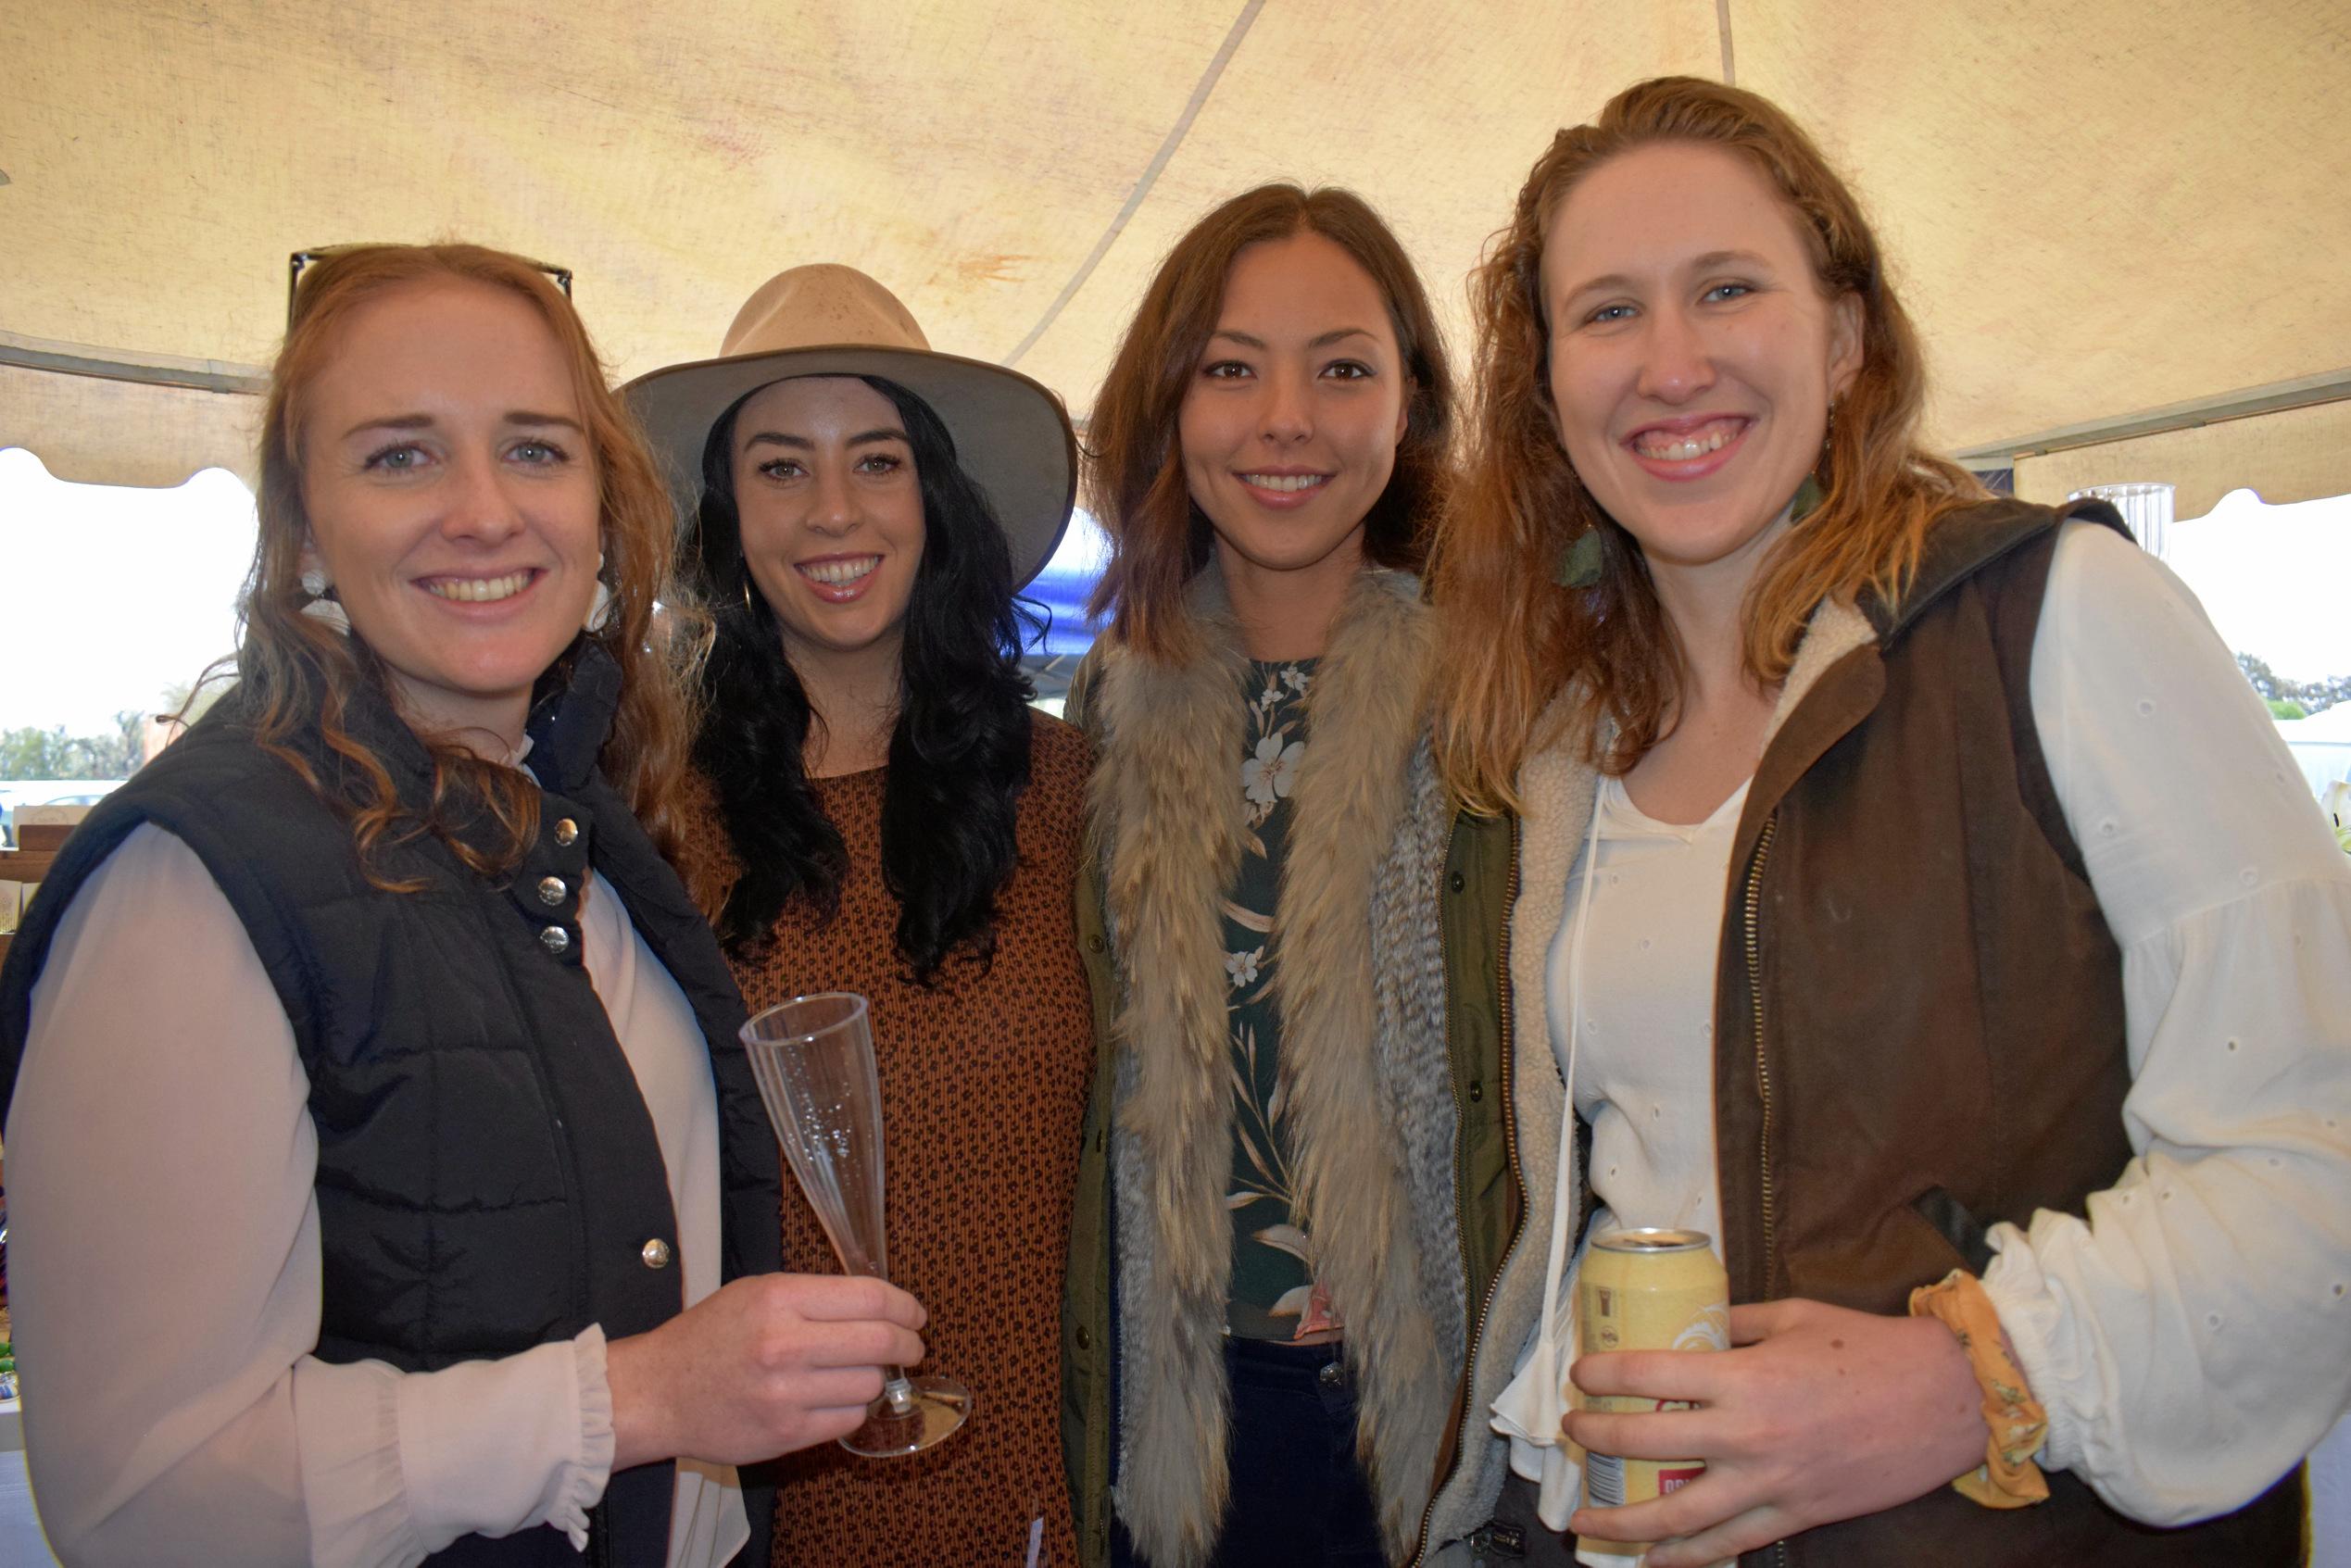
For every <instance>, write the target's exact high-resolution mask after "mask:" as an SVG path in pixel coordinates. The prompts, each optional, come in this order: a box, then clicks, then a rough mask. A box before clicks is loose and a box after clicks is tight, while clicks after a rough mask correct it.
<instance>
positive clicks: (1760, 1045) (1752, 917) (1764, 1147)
mask: <svg viewBox="0 0 2351 1568" xmlns="http://www.w3.org/2000/svg"><path fill="white" fill-rule="evenodd" d="M1778 833H1779V813H1778V812H1777V811H1775V812H1773V813H1772V814H1771V815H1770V816H1769V817H1767V818H1766V819H1765V821H1764V825H1763V835H1762V836H1761V837H1760V838H1758V839H1756V840H1755V858H1754V860H1753V861H1752V862H1751V863H1750V864H1749V866H1748V868H1747V898H1746V917H1747V998H1748V1001H1749V1003H1750V1005H1751V1006H1752V1008H1753V1010H1754V1025H1755V1087H1756V1090H1757V1092H1758V1093H1759V1094H1760V1095H1761V1097H1762V1098H1763V1135H1762V1138H1761V1139H1760V1143H1761V1156H1762V1158H1761V1160H1760V1164H1761V1167H1762V1176H1763V1233H1764V1285H1765V1288H1766V1289H1769V1288H1770V1284H1771V1259H1772V1253H1773V1251H1774V1249H1775V1248H1776V1247H1777V1246H1778V1236H1779V1215H1778V1213H1777V1211H1776V1205H1775V1204H1774V1202H1773V1199H1772V1192H1771V1060H1770V1059H1769V1058H1768V1057H1767V1056H1766V1055H1765V1054H1764V1002H1763V945H1762V938H1761V934H1760V928H1761V925H1762V914H1763V873H1764V861H1765V860H1766V859H1767V858H1768V857H1769V856H1770V854H1771V841H1772V839H1773V837H1774V836H1775V835H1776V834H1778Z"/></svg>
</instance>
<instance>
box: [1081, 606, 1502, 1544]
mask: <svg viewBox="0 0 2351 1568" xmlns="http://www.w3.org/2000/svg"><path fill="white" fill-rule="evenodd" d="M1191 608H1192V613H1193V614H1194V615H1195V616H1196V617H1197V618H1198V621H1199V624H1200V627H1201V631H1202V633H1204V641H1205V643H1206V645H1207V647H1208V650H1209V651H1207V652H1206V653H1205V654H1203V655H1202V656H1201V658H1199V659H1195V660H1193V661H1192V662H1191V663H1189V664H1188V665H1186V666H1184V667H1181V668H1167V667H1162V666H1154V665H1150V664H1148V663H1145V662H1144V661H1142V660H1138V659H1128V658H1125V657H1120V656H1116V655H1114V656H1113V658H1112V659H1109V660H1108V661H1107V662H1106V663H1105V665H1104V667H1103V670H1102V672H1101V680H1100V692H1099V696H1098V699H1097V700H1098V703H1099V708H1098V711H1099V713H1100V728H1101V731H1102V734H1103V735H1104V741H1103V746H1102V751H1101V759H1100V767H1099V768H1098V769H1097V771H1096V772H1095V775H1094V785H1093V797H1094V798H1093V806H1094V810H1095V822H1096V824H1097V828H1098V831H1099V832H1100V834H1101V838H1100V842H1101V844H1102V845H1103V847H1104V862H1105V884H1106V892H1107V896H1108V904H1109V913H1110V916H1111V921H1112V925H1113V930H1114V932H1115V934H1116V941H1117V947H1118V951H1119V972H1120V980H1121V992H1122V995H1121V999H1120V1003H1119V1010H1118V1015H1117V1021H1116V1024H1115V1031H1116V1039H1117V1045H1118V1063H1117V1088H1116V1102H1115V1112H1114V1123H1113V1126H1114V1131H1113V1138H1114V1140H1115V1146H1114V1148H1113V1172H1114V1175H1113V1181H1114V1185H1115V1187H1116V1191H1117V1215H1116V1223H1117V1226H1118V1237H1119V1241H1118V1247H1119V1282H1118V1283H1119V1311H1120V1323H1121V1328H1120V1346H1121V1361H1120V1393H1121V1404H1122V1407H1123V1409H1122V1412H1121V1413H1122V1419H1121V1421H1120V1423H1119V1428H1120V1448H1121V1451H1120V1456H1119V1484H1118V1488H1117V1500H1118V1512H1119V1515H1120V1517H1121V1518H1122V1519H1123V1520H1124V1521H1125V1524H1126V1527H1127V1530H1128V1532H1129V1534H1130V1535H1131V1537H1133V1539H1134V1540H1135V1543H1136V1545H1137V1547H1138V1549H1140V1551H1141V1552H1142V1554H1143V1556H1144V1557H1145V1558H1146V1560H1148V1561H1149V1562H1151V1563H1152V1564H1153V1565H1154V1568H1197V1565H1198V1564H1200V1563H1201V1562H1205V1561H1206V1560H1207V1557H1208V1554H1209V1552H1210V1550H1211V1549H1213V1546H1214V1544H1215V1541H1216V1537H1217V1533H1218V1529H1219V1527H1220V1525H1221V1523H1222V1521H1223V1518H1224V1512H1225V1507H1226V1496H1227V1481H1228V1478H1227V1475H1226V1424H1227V1421H1228V1417H1229V1406H1230V1392H1229V1389H1228V1387H1227V1386H1226V1376H1225V1365H1224V1342H1223V1330H1224V1325H1225V1316H1226V1299H1227V1296H1228V1293H1229V1286H1230V1274H1231V1269H1232V1233H1231V1227H1232V1220H1231V1218H1230V1211H1229V1210H1228V1208H1227V1206H1226V1186H1227V1185H1228V1180H1229V1177H1230V1174H1231V1169H1232V1163H1231V1162H1232V1139H1233V1131H1232V1123H1233V1069H1232V1065H1231V1047H1230V1045H1229V1043H1228V1039H1227V1029H1228V1023H1227V1020H1226V998H1227V995H1228V989H1229V987H1228V984H1227V980H1226V971H1225V964H1224V930H1223V925H1222V921H1221V914H1220V910H1221V908H1222V905H1223V901H1224V899H1225V897H1226V894H1227V893H1228V892H1229V890H1230V889H1231V886H1232V884H1233V879H1234V877H1235V875H1236V874H1237V872H1238V867H1239V863H1240V853H1241V843H1242V836H1243V819H1242V800H1241V792H1240V789H1239V785H1238V777H1237V772H1236V770H1237V769H1238V767H1239V764H1240V760H1241V757H1242V749H1243V748H1242V745H1241V736H1242V727H1241V726H1242V718H1243V706H1244V704H1245V702H1246V700H1247V698H1246V696H1245V694H1244V691H1243V679H1244V675H1245V672H1246V670H1247V664H1248V659H1247V655H1246V653H1245V652H1244V650H1243V649H1242V647H1241V642H1240V634H1239V629H1238V626H1237V625H1236V624H1235V622H1234V621H1233V618H1232V615H1231V612H1230V610H1229V608H1228V607H1227V604H1226V598H1225V596H1224V591H1223V585H1222V583H1221V581H1220V580H1219V579H1218V578H1217V576H1216V574H1215V572H1214V571H1213V569H1212V570H1210V571H1206V572H1203V573H1202V574H1201V580H1200V582H1199V583H1198V584H1196V585H1195V588H1194V590H1193V594H1192V603H1191ZM1430 642H1431V627H1430V624H1429V620H1428V616H1427V612H1426V611H1425V610H1424V609H1423V608H1422V607H1421V605H1420V604H1419V602H1418V593H1417V586H1416V584H1415V583H1414V582H1413V580H1412V579H1410V578H1408V577H1402V576H1400V575H1398V574H1396V573H1392V572H1387V571H1373V570H1367V571H1364V573H1363V574H1362V576H1361V577H1360V578H1359V579H1358V580H1357V582H1356V583H1355V584H1354V585H1353V586H1352V588H1351V589H1350V591H1349V595H1348V597H1347V600H1346V603H1345V604H1344V606H1343V607H1342V608H1341V610H1340V613H1339V621H1338V623H1337V625H1336V626H1335V627H1334V628H1333V631H1332V635H1331V640H1330V644H1329V646H1328V648H1327V650H1326V652H1325V654H1324V656H1323V658H1322V660H1321V663H1320V665H1319V666H1318V668H1317V670H1316V671H1315V676H1314V684H1313V685H1312V687H1311V688H1310V689H1309V692H1308V695H1307V704H1308V709H1307V711H1308V731H1307V737H1308V739H1307V746H1306V753H1305V756H1304V758H1303V759H1302V761H1301V767H1300V771H1299V779H1298V784H1297V788H1296V790H1295V792H1294V797H1293V798H1294V801H1295V804H1294V806H1293V811H1294V813H1295V815H1294V817H1293V819H1292V822H1291V825H1290V831H1289V849H1288V854H1287V857H1286V861H1285V865H1284V867H1283V872H1282V884H1281V891H1280V894H1279V896H1278V900H1277V903H1276V912H1275V928H1276V931H1277V932H1278V933H1279V940H1280V942H1281V960H1280V965H1279V968H1278V969H1277V970H1276V982H1275V983H1276V986H1277V987H1278V995H1279V998H1280V1005H1281V1010H1282V1019H1283V1024H1282V1043H1281V1060H1280V1069H1279V1071H1280V1075H1281V1085H1282V1086H1281V1093H1282V1095H1283V1098H1284V1099H1285V1101H1286V1103H1287V1106H1288V1110H1287V1111H1286V1117H1287V1120H1288V1123H1289V1135H1290V1139H1291V1145H1292V1150H1293V1155H1292V1158H1293V1162H1294V1163H1293V1170H1294V1173H1295V1178H1296V1199H1297V1202H1296V1209H1297V1211H1298V1214H1299V1223H1301V1225H1302V1226H1303V1227H1305V1228H1306V1229H1307V1230H1308V1232H1309V1234H1310V1235H1311V1236H1313V1237H1314V1249H1315V1257H1316V1261H1317V1268H1316V1274H1317V1277H1318V1278H1320V1279H1321V1280H1322V1281H1323V1282H1324V1283H1325V1284H1326V1285H1327V1286H1329V1287H1330V1290H1331V1293H1332V1296H1333V1298H1334V1300H1335V1301H1336V1302H1337V1304H1338V1306H1339V1311H1340V1313H1341V1314H1342V1315H1343V1316H1344V1318H1345V1320H1346V1323H1347V1335H1346V1351H1347V1359H1348V1362H1349V1366H1350V1369H1351V1370H1352V1372H1353V1374H1355V1376H1356V1378H1357V1387H1358V1389H1359V1400H1358V1411H1359V1413H1358V1418H1357V1420H1358V1426H1357V1436H1358V1444H1359V1449H1360V1452H1361V1454H1362V1456H1363V1458H1364V1462H1365V1465H1366V1468H1367V1469H1368V1470H1369V1472H1370V1474H1371V1478H1372V1489H1373V1495H1374V1497H1375V1499H1377V1504H1378V1508H1379V1515H1380V1525H1381V1529H1382V1533H1383V1535H1384V1536H1385V1537H1386V1538H1387V1540H1388V1542H1389V1547H1390V1550H1391V1553H1392V1554H1393V1555H1394V1556H1396V1557H1398V1558H1402V1557H1403V1556H1406V1555H1408V1554H1409V1553H1410V1550H1411V1548H1412V1545H1413V1542H1414V1538H1415V1537H1416V1535H1417V1533H1418V1530H1419V1525H1420V1518H1421V1513H1422V1510H1423V1506H1424V1505H1425V1503H1426V1502H1427V1498H1428V1488H1429V1486H1430V1485H1431V1482H1432V1480H1433V1476H1432V1472H1433V1470H1434V1467H1435V1462H1436V1453H1437V1448H1438V1445H1439V1443H1440V1439H1441V1436H1442V1429H1443V1427H1444V1425H1445V1411H1446V1409H1447V1407H1448V1405H1449V1403H1450V1402H1451V1399H1452V1392H1453V1383H1454V1378H1455V1376H1456V1375H1457V1374H1458V1370H1459V1369H1458V1364H1457V1357H1458V1344H1459V1330H1458V1318H1459V1309H1458V1306H1457V1305H1456V1306H1455V1308H1454V1311H1453V1312H1452V1316H1453V1318H1454V1320H1455V1321H1454V1323H1452V1324H1448V1325H1447V1327H1448V1328H1449V1329H1450V1330H1451V1331H1452V1335H1453V1340H1452V1344H1451V1345H1449V1346H1445V1347H1442V1348H1440V1342H1439V1341H1440V1334H1439V1328H1438V1326H1437V1324H1436V1323H1435V1322H1434V1321H1433V1313H1432V1308H1431V1302H1432V1298H1440V1299H1441V1298H1442V1294H1443V1293H1442V1292H1441V1291H1433V1290H1432V1289H1431V1287H1430V1286H1429V1284H1428V1281H1429V1279H1430V1277H1431V1271H1432V1269H1434V1270H1440V1271H1445V1272H1448V1273H1451V1274H1452V1275H1453V1276H1455V1278H1456V1283H1455V1284H1454V1285H1453V1286H1452V1298H1453V1299H1454V1300H1455V1302H1456V1303H1457V1301H1458V1295H1459V1288H1460V1287H1459V1285H1458V1283H1457V1276H1458V1273H1459V1260H1458V1258H1457V1257H1452V1258H1445V1259H1433V1260H1424V1259H1423V1258H1422V1256H1421V1254H1422V1253H1423V1251H1424V1250H1426V1249H1427V1241H1426V1237H1427V1235H1428V1234H1429V1233H1430V1232H1431V1231H1432V1230H1438V1229H1441V1228H1444V1227H1443V1225H1442V1224H1441V1223H1428V1222H1427V1220H1426V1219H1425V1217H1424V1216H1423V1214H1422V1212H1421V1210H1422V1209H1424V1208H1425V1207H1426V1203H1425V1202H1423V1201H1422V1200H1421V1198H1420V1195H1418V1194H1416V1193H1415V1192H1414V1190H1413V1189H1412V1187H1411V1185H1410V1184H1409V1183H1408V1181H1407V1178H1406V1175H1405V1172H1404V1167H1405V1165H1406V1163H1407V1162H1408V1160H1419V1159H1421V1158H1424V1157H1423V1156H1421V1155H1419V1154H1413V1155H1408V1154H1407V1153H1406V1152H1405V1150H1404V1149H1403V1148H1402V1144H1403V1143H1404V1141H1405V1140H1404V1138H1402V1137H1400V1131H1401V1129H1400V1128H1399V1127H1397V1126H1396V1125H1395V1124H1394V1123H1393V1121H1392V1119H1391V1112H1392V1109H1393V1108H1394V1107H1395V1105H1396V1104H1397V1101H1398V1098H1399V1094H1398V1090H1397V1087H1396V1085H1395V1083H1394V1082H1393V1078H1394V1073H1392V1072H1389V1071H1385V1068H1386V1067H1387V1065H1388V1064H1389V1063H1392V1062H1393V1061H1395V1060H1398V1059H1399V1058H1402V1057H1412V1058H1414V1060H1423V1059H1426V1058H1427V1056H1428V1055H1429V1054H1430V1048H1429V1047H1428V1045H1427V1042H1426V1041H1425V1039H1424V1040H1422V1041H1420V1042H1418V1044H1417V1046H1416V1047H1410V1046H1397V1045H1395V1044H1394V1043H1393V1042H1388V1041H1383V1040H1381V1039H1380V1038H1379V1035H1380V1034H1381V1031H1382V1027H1383V1025H1384V1024H1389V1023H1390V1022H1391V1020H1393V1019H1395V1018H1396V1017H1398V1016H1399V1010H1397V1009H1395V1008H1393V1007H1389V1006H1383V1005H1382V1004H1381V1001H1380V993H1379V988H1378V985H1377V980H1378V978H1379V977H1378V975H1377V974H1376V972H1375V960H1374V954H1373V942H1374V933H1373V929H1372V924H1373V918H1374V916H1373V909H1374V904H1375V893H1376V891H1377V889H1378V888H1379V887H1380V886H1381V885H1383V872H1386V871H1390V870H1391V869H1392V867H1393V865H1394V863H1395V862H1397V861H1402V860H1414V861H1416V860H1419V859H1424V858H1425V857H1426V854H1427V848H1426V844H1425V842H1423V843H1421V844H1420V847H1419V848H1418V849H1417V852H1406V851H1404V850H1401V849H1399V848H1398V846H1399V845H1400V844H1409V843H1413V842H1415V835H1414V834H1406V833H1404V832H1403V830H1404V828H1405V827H1406V825H1407V822H1408V821H1410V820H1413V819H1414V818H1415V817H1416V815H1417V813H1415V812H1414V811H1413V810H1412V809H1411V808H1412V805H1413V801H1412V798H1411V797H1412V796H1413V795H1414V794H1415V793H1417V792H1414V791H1411V790H1408V787H1407V777H1408V774H1409V773H1410V772H1412V771H1413V770H1412V767H1411V764H1412V763H1413V762H1414V758H1415V744H1416V742H1417V741H1418V739H1419V734H1420V726H1421V719H1422V701H1423V695H1424V689H1425V684H1426V672H1427V664H1428V650H1429V646H1430ZM1427 837H1428V835H1427V834H1419V835H1417V839H1418V840H1419V841H1425V840H1426V839H1427ZM1437 843H1438V846H1439V848H1438V853H1440V855H1441V846H1442V838H1441V835H1439V836H1438V839H1437ZM1420 879H1421V877H1420V873H1419V872H1417V871H1414V872H1408V873H1406V874H1403V875H1402V876H1394V875H1391V876H1390V877H1389V879H1388V880H1389V884H1402V883H1410V882H1414V881H1417V880H1420ZM1426 880H1427V883H1428V884H1430V885H1429V889H1428V892H1429V895H1430V896H1431V901H1430V903H1429V905H1428V908H1429V909H1430V911H1431V912H1430V914H1429V916H1428V919H1427V926H1428V928H1429V929H1428V933H1427V935H1428V939H1429V940H1430V941H1432V942H1433V941H1434V939H1435V930H1434V913H1433V909H1434V905H1433V894H1434V884H1435V880H1436V879H1435V875H1434V872H1433V871H1432V872H1428V873H1427V875H1426ZM1413 923H1414V924H1418V923H1420V922H1413ZM1439 974H1440V984H1441V968H1440V971H1439ZM1408 1011H1416V1012H1418V1013H1419V1014H1421V1015H1424V1016H1425V1015H1427V1012H1428V1010H1427V1009H1425V1008H1423V1009H1417V1010H1408ZM1383 1015H1385V1016H1383ZM1434 1016H1435V1017H1436V1018H1437V1019H1438V1020H1439V1035H1438V1038H1437V1040H1436V1042H1435V1044H1434V1055H1435V1059H1436V1061H1437V1063H1438V1071H1439V1072H1440V1073H1441V1072H1442V1063H1443V1060H1444V1059H1443V1041H1442V1035H1441V1018H1442V1001H1441V994H1440V998H1439V1001H1438V1003H1437V1006H1436V1008H1435V1009H1434ZM1408 1092H1416V1091H1414V1090H1409V1089H1408ZM1445 1103H1446V1105H1447V1106H1448V1108H1449V1107H1450V1098H1447V1100H1446V1101H1445ZM1440 1120H1442V1121H1443V1122H1444V1123H1445V1128H1444V1133H1443V1136H1444V1137H1445V1138H1446V1139H1447V1140H1450V1138H1451V1136H1452V1125H1451V1117H1450V1114H1448V1115H1446V1116H1445V1117H1443V1118H1440ZM1447 1147H1448V1148H1450V1145H1449V1143H1448V1146H1447ZM1443 1170H1444V1171H1445V1172H1446V1173H1447V1176H1446V1180H1445V1181H1444V1182H1443V1183H1440V1184H1438V1185H1441V1186H1443V1187H1444V1188H1445V1189H1446V1190H1445V1194H1444V1201H1445V1202H1446V1203H1447V1204H1448V1205H1450V1203H1451V1199H1452V1195H1451V1191H1450V1186H1451V1181H1450V1171H1451V1160H1450V1154H1449V1153H1448V1155H1447V1157H1446V1159H1445V1164H1444V1166H1443Z"/></svg>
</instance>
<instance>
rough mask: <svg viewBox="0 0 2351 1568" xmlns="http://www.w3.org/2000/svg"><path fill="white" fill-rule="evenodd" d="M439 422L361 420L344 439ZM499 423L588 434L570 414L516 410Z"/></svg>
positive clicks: (405, 417) (416, 417) (401, 417)
mask: <svg viewBox="0 0 2351 1568" xmlns="http://www.w3.org/2000/svg"><path fill="white" fill-rule="evenodd" d="M437 422H439V421H437V420H434V417H433V416H432V415H430V414H395V415H393V416H391V417H390V418H388V419H381V420H360V421H359V422H358V424H355V425H353V426H352V427H351V428H350V429H349V430H346V431H345V432H344V433H343V439H344V440H346V441H348V440H350V439H351V437H353V436H355V435H358V434H359V433H361V432H363V431H371V430H431V429H432V428H433V427H434V424H436V423H437ZM499 422H500V423H502V424H509V425H528V426H532V427H534V428H544V427H546V426H549V425H552V426H554V427H556V428H557V429H559V430H568V431H571V432H572V433H575V434H585V433H586V427H585V426H584V425H582V424H581V423H580V421H579V420H575V419H573V418H572V417H571V416H570V415H569V414H534V413H533V412H531V411H530V410H528V409H526V408H517V409H515V410H514V411H513V412H512V413H509V414H508V415H507V416H506V417H505V419H503V420H500V421H499Z"/></svg>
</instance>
